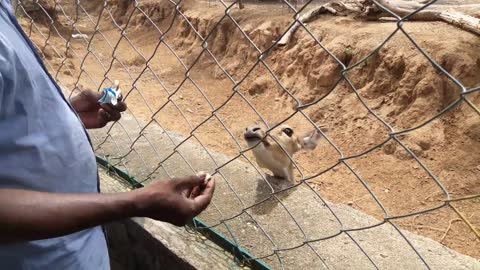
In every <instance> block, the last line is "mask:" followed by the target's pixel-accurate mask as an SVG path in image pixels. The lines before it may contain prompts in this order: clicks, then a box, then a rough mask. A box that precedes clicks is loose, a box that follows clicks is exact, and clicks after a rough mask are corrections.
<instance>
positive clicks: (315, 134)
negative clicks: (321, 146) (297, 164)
mask: <svg viewBox="0 0 480 270" xmlns="http://www.w3.org/2000/svg"><path fill="white" fill-rule="evenodd" d="M321 138H322V134H321V133H320V132H319V131H318V130H317V129H314V130H313V131H312V132H310V133H308V134H307V135H305V136H304V137H303V141H302V143H303V144H302V146H303V147H302V148H304V149H308V150H313V149H315V147H317V144H318V141H320V139H321Z"/></svg>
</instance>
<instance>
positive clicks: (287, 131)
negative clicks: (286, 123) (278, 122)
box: [282, 128, 293, 137]
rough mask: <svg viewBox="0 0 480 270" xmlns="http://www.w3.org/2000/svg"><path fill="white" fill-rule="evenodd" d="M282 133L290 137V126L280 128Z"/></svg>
mask: <svg viewBox="0 0 480 270" xmlns="http://www.w3.org/2000/svg"><path fill="white" fill-rule="evenodd" d="M282 131H283V133H285V134H286V135H287V136H288V137H292V135H293V130H292V129H291V128H284V129H282Z"/></svg>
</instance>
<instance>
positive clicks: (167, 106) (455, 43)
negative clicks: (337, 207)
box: [23, 1, 480, 258]
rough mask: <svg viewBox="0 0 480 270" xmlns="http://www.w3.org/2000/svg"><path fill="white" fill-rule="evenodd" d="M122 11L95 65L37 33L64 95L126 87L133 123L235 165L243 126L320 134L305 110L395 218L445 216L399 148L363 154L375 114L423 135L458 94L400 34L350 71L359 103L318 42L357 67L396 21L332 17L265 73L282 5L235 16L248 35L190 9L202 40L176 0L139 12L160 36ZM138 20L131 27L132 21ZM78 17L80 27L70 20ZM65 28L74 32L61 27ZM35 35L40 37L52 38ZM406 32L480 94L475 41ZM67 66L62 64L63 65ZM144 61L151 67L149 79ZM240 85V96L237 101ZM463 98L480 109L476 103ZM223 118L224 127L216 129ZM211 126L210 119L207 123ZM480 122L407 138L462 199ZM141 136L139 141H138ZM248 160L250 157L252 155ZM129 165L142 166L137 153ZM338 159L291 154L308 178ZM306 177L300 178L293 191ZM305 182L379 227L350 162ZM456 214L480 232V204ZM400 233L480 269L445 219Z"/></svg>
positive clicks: (422, 221) (427, 179)
mask: <svg viewBox="0 0 480 270" xmlns="http://www.w3.org/2000/svg"><path fill="white" fill-rule="evenodd" d="M112 2H113V5H114V8H113V9H109V11H111V13H107V12H105V11H104V18H105V19H104V20H101V21H100V24H99V29H100V32H97V33H96V34H95V38H94V39H93V41H92V43H91V44H90V48H91V52H90V53H88V52H87V42H86V41H83V40H79V39H75V40H72V42H71V49H69V50H68V51H66V46H65V44H66V41H65V40H62V39H61V38H59V37H58V36H57V35H56V34H52V36H51V37H50V38H49V39H48V40H49V44H52V45H53V46H52V45H47V46H44V45H45V37H48V35H47V33H48V29H47V28H46V27H44V26H43V25H42V24H40V23H38V24H35V26H37V27H38V28H39V29H36V27H33V28H32V37H33V40H34V41H35V43H36V44H37V45H38V46H39V48H40V50H41V51H42V53H43V55H44V57H45V59H46V60H47V62H48V63H49V65H50V67H51V68H52V69H53V70H55V71H56V70H59V72H58V74H57V72H54V75H55V74H57V78H58V79H59V81H60V82H62V84H63V85H65V86H66V87H67V88H69V89H73V88H75V87H74V86H75V83H76V81H77V78H80V79H79V81H80V84H81V85H80V84H77V86H78V87H77V88H92V89H101V88H102V87H106V86H109V84H110V82H109V81H108V80H105V78H109V79H112V80H113V79H119V80H120V81H121V84H122V85H123V91H124V93H126V101H127V103H128V104H129V111H130V113H131V114H133V115H135V116H136V117H138V118H139V119H142V120H144V121H147V122H148V121H150V120H152V121H151V125H157V124H160V125H161V126H162V128H164V129H166V130H169V131H174V132H176V133H178V134H181V135H183V136H187V135H188V134H189V133H190V132H192V130H194V128H195V127H197V126H198V125H200V126H199V127H198V128H196V129H195V131H194V134H195V138H196V139H198V140H199V141H200V142H201V143H202V144H203V145H204V146H205V147H207V148H209V149H212V150H214V151H216V152H219V153H223V154H225V155H227V156H230V157H234V156H236V155H237V154H238V153H239V151H241V150H242V149H245V148H246V144H245V143H244V142H243V139H242V132H243V130H244V128H245V127H246V126H248V125H250V124H251V123H253V122H255V121H259V120H260V117H259V115H261V117H262V118H263V119H264V120H266V121H267V122H268V124H270V125H273V124H277V123H279V122H280V121H282V120H284V119H286V118H287V117H290V116H291V115H292V114H293V116H292V117H291V118H290V119H289V120H288V121H287V122H286V123H288V124H290V125H291V126H293V127H294V128H295V131H296V132H305V131H308V130H311V129H312V128H313V126H312V124H311V123H310V121H308V120H307V118H306V117H305V116H303V115H302V114H301V113H298V112H297V113H295V112H296V110H295V108H296V107H297V105H299V104H309V103H311V102H315V103H314V104H313V105H312V106H310V107H308V108H307V109H305V110H303V112H304V114H305V115H307V116H308V117H309V118H310V119H311V120H312V121H313V122H314V123H315V124H317V125H322V126H324V128H323V129H322V130H323V131H324V132H325V134H326V135H327V136H328V138H329V139H330V140H331V142H333V143H334V144H335V145H336V146H337V147H338V149H340V150H341V153H342V154H343V155H344V156H345V157H349V156H356V155H360V156H358V157H356V158H352V159H349V160H348V161H347V164H348V165H349V166H350V167H352V168H353V169H354V170H355V172H356V173H357V176H360V177H361V178H362V179H363V180H364V184H366V185H367V186H368V187H369V189H370V190H371V191H372V192H373V193H374V194H375V195H376V196H377V198H378V199H379V201H381V203H382V205H383V207H384V208H385V209H387V211H388V213H389V214H390V215H391V216H398V215H407V214H411V213H415V212H418V211H422V210H427V209H432V208H435V207H436V206H440V205H442V204H443V200H445V199H446V195H445V194H444V193H443V192H442V189H441V188H440V187H439V185H437V184H436V182H435V181H434V179H433V178H432V177H431V176H430V175H429V174H428V173H427V172H426V171H425V170H424V169H423V168H422V166H421V165H420V164H419V163H418V162H417V161H415V160H414V159H413V158H412V156H411V155H410V154H409V153H408V152H407V151H406V150H405V149H404V148H402V146H401V145H400V144H399V143H396V142H393V141H390V142H388V143H387V144H385V145H383V146H382V147H379V148H375V149H374V150H373V151H370V152H368V153H365V152H366V151H367V150H369V149H371V148H372V147H374V146H376V145H379V144H381V143H382V142H384V141H385V140H387V139H388V138H389V135H388V134H389V133H390V130H389V128H387V127H386V126H385V124H382V122H380V121H379V120H378V119H377V118H376V117H375V116H374V115H373V114H372V112H373V113H375V114H376V115H378V117H380V118H381V119H383V120H384V121H385V123H386V124H388V125H389V126H390V127H392V128H393V129H394V130H395V131H401V130H404V129H410V128H414V127H418V126H419V125H422V124H423V123H425V122H426V121H429V120H430V119H431V118H432V117H434V116H435V115H436V114H437V113H438V112H440V111H441V110H442V109H444V108H445V107H447V106H448V105H449V104H451V103H452V102H453V101H454V100H456V99H457V98H458V97H459V93H460V91H461V88H459V87H458V85H456V84H455V83H453V82H452V81H451V80H449V79H448V78H447V76H445V75H444V74H442V73H441V72H438V71H436V70H435V69H434V68H433V67H432V66H431V64H430V63H429V62H428V61H427V59H426V58H425V57H424V56H423V55H422V54H421V53H420V52H419V50H418V49H417V48H416V47H415V46H414V44H412V43H411V42H410V41H409V40H408V39H407V38H406V36H405V34H403V33H402V32H398V33H397V34H396V35H395V36H394V37H393V38H392V39H390V40H389V41H388V42H387V43H386V44H385V45H384V46H383V47H382V49H380V50H379V51H378V52H377V53H374V54H373V55H371V56H370V57H369V58H368V59H367V60H365V61H363V62H362V63H360V64H359V65H357V66H356V67H355V68H353V69H352V70H350V71H349V72H348V73H347V76H348V78H349V80H350V81H351V84H352V85H353V86H354V87H355V89H356V90H357V91H356V93H358V96H357V95H356V93H355V92H354V91H353V90H352V87H351V86H350V85H349V84H347V83H346V82H345V81H343V82H341V83H340V84H339V85H337V86H336V87H334V85H335V83H336V81H337V80H338V79H339V78H340V70H341V69H340V66H339V65H338V64H337V63H336V62H335V61H334V59H333V58H332V57H331V56H330V55H329V54H328V53H327V52H326V51H325V50H324V49H323V48H322V47H320V46H319V45H318V44H317V43H316V42H315V41H314V39H313V37H315V38H317V39H318V40H320V41H321V43H322V45H323V46H324V47H325V48H326V49H328V50H329V51H330V52H332V53H333V54H334V55H335V56H336V57H337V58H338V59H339V60H340V61H342V62H343V63H345V64H346V65H350V66H352V65H354V64H355V63H357V62H359V61H360V60H362V59H363V58H364V57H366V56H368V55H369V54H370V53H371V52H372V51H373V50H374V48H376V47H377V46H378V45H379V44H380V43H381V42H382V41H383V40H385V39H386V38H387V36H388V35H389V34H391V33H392V32H393V31H394V30H395V29H396V24H395V23H394V22H389V21H381V22H365V21H359V20H356V19H353V18H347V17H331V16H325V17H322V18H320V19H318V20H316V21H314V22H311V23H309V24H308V29H309V30H310V33H308V32H307V31H306V30H303V29H300V30H299V31H298V32H297V33H296V34H295V37H294V38H293V40H292V42H291V44H289V45H287V46H286V47H283V48H277V49H275V50H272V51H270V52H269V53H268V54H267V55H266V56H265V57H264V58H262V61H263V62H260V63H257V59H258V57H259V55H260V52H263V51H264V50H266V49H267V48H269V47H270V46H271V44H272V42H273V41H274V40H276V39H277V38H278V37H279V36H281V34H282V33H283V32H284V31H285V30H286V29H287V28H288V25H289V24H290V23H291V18H292V16H293V13H291V12H289V11H288V9H287V8H286V7H285V6H282V5H264V6H259V5H253V4H250V5H247V8H246V9H245V10H242V11H238V10H236V9H234V10H232V11H231V12H230V15H231V17H232V18H234V19H235V23H237V24H238V25H239V26H240V27H241V29H243V32H242V31H239V30H238V27H237V26H236V24H235V23H234V22H233V21H232V20H231V19H230V18H228V17H223V16H224V15H225V12H224V11H225V8H224V7H223V6H222V5H221V4H219V3H217V4H211V5H209V4H208V2H195V3H193V2H188V3H187V4H186V5H185V6H184V7H183V8H182V11H183V14H184V16H185V17H186V18H188V22H189V23H190V24H191V25H193V26H194V27H195V28H196V29H197V32H194V31H193V30H192V27H191V26H190V24H189V23H187V21H186V20H185V19H184V17H182V16H177V17H176V19H175V21H174V22H173V24H172V27H170V22H171V19H172V14H173V8H172V6H171V5H170V4H169V2H168V1H161V2H156V1H140V3H141V4H140V7H141V8H142V10H143V11H144V12H145V13H147V14H148V15H149V17H150V18H151V19H152V21H154V22H155V24H156V25H157V26H158V28H156V27H154V26H153V25H152V23H151V22H150V21H149V20H146V19H145V17H144V15H143V13H142V12H140V11H139V10H138V9H136V10H135V9H132V7H129V6H128V5H126V4H125V5H123V4H121V3H123V2H119V3H117V2H116V1H112ZM212 3H213V2H212ZM88 5H92V6H89V7H86V10H87V11H88V12H89V14H90V15H92V20H89V19H88V17H87V16H85V15H82V14H83V13H81V16H80V17H79V19H78V20H77V22H76V25H77V27H78V28H79V29H81V30H82V32H84V33H85V34H87V35H89V36H91V35H92V34H93V33H94V26H95V23H96V17H95V16H94V15H95V14H96V13H97V12H98V11H99V9H98V8H95V7H94V6H93V4H88ZM73 11H74V10H73V9H70V10H69V9H66V12H67V13H68V14H74V13H71V12H73ZM132 11H133V13H131V12H132ZM110 15H111V17H110ZM130 15H131V18H132V19H130V20H128V18H129V17H130ZM71 18H72V19H75V17H74V15H72V16H71ZM112 18H115V20H116V23H118V25H119V26H124V24H125V23H126V22H127V21H128V22H129V24H128V25H127V26H128V27H127V31H126V37H127V38H122V39H120V36H121V35H120V31H119V29H118V28H117V27H116V26H115V24H114V23H112ZM222 18H223V19H222ZM60 19H63V22H65V18H60ZM61 21H62V20H61ZM217 22H219V23H218V25H217ZM23 25H24V27H25V28H26V29H30V26H31V25H30V23H29V21H28V20H24V21H23ZM57 28H58V29H59V32H60V33H61V34H62V35H63V36H65V37H68V36H69V35H70V31H69V30H68V28H66V27H65V28H64V27H61V26H60V25H58V26H57ZM38 30H40V32H43V33H44V36H43V37H42V35H40V34H39V31H38ZM404 30H405V32H406V33H408V35H409V36H411V37H412V38H413V39H414V40H415V41H416V43H417V44H418V45H419V46H420V47H421V48H423V49H424V50H425V52H427V53H428V54H430V55H431V57H432V58H433V60H435V61H436V62H437V63H438V64H439V65H441V66H442V67H443V68H444V69H445V70H446V71H448V72H449V73H450V74H452V75H453V76H454V77H455V78H456V79H458V81H459V82H460V83H461V84H463V85H464V86H465V87H467V88H472V87H476V86H479V85H480V56H479V54H478V52H479V51H480V39H479V37H478V36H475V35H473V34H470V33H467V32H464V31H461V30H459V29H457V28H455V27H452V26H449V25H447V24H445V23H442V22H408V23H405V24H404ZM160 31H163V32H165V31H166V32H167V33H166V35H165V36H164V40H165V41H166V43H161V44H160V45H159V46H157V45H158V44H159V43H158V41H159V39H160V37H161V36H162V34H161V33H160ZM210 32H211V34H210V35H208V36H207V34H208V33H210ZM198 35H201V36H202V37H205V38H206V40H207V42H208V45H207V48H208V49H209V50H208V52H207V51H203V52H202V44H201V41H200V39H199V37H198ZM312 35H313V37H312ZM247 37H248V38H247ZM248 39H250V40H252V41H253V42H254V43H255V44H256V47H255V46H253V45H252V44H251V43H250V42H249V41H248ZM106 40H108V42H107V41H106ZM166 44H168V46H167V45H166ZM53 48H56V50H57V51H58V52H59V55H57V53H56V52H55V50H54V49H53ZM114 48H116V49H115V53H114V54H112V52H113V49H114ZM172 50H173V51H174V53H173V52H172ZM154 52H155V53H154ZM201 52H202V53H201ZM210 53H211V55H210ZM65 55H66V56H67V57H66V58H65V57H64V56H65ZM86 55H87V56H86ZM112 55H113V57H112ZM152 55H153V57H152ZM212 55H213V56H214V57H212ZM85 56H86V57H85ZM63 59H66V62H65V65H63V66H62V65H61V63H62V60H63ZM82 60H84V61H83V64H82ZM147 60H148V67H149V68H147V69H145V66H146V63H147ZM216 62H218V64H220V66H221V67H222V68H220V66H219V65H218V64H216ZM191 66H192V67H191ZM267 66H268V68H267ZM59 67H61V68H60V69H59ZM190 67H191V68H190ZM187 69H188V71H189V72H188V76H186V72H187ZM222 69H223V70H225V71H227V72H228V74H229V75H230V76H231V79H232V80H233V81H232V80H231V79H229V78H228V76H227V75H225V73H224V72H223V71H222ZM279 82H281V84H280V83H279ZM235 85H237V87H235V90H236V91H237V93H235V94H234V95H232V94H233V93H234V92H233V91H232V89H234V86H235ZM332 87H334V88H333V91H331V92H330V90H331V89H332ZM200 89H201V90H200ZM285 89H287V90H288V93H287V92H286V91H285ZM323 97H324V98H323ZM359 97H361V98H362V101H363V102H364V104H365V105H366V106H368V108H369V109H370V110H371V111H369V110H367V109H366V108H365V106H364V104H363V103H362V102H360V99H359ZM467 98H468V99H469V100H470V101H471V102H472V103H473V104H475V105H476V106H477V107H479V106H480V97H479V95H478V93H472V94H470V95H468V96H467ZM247 101H248V102H247ZM253 108H255V110H254V109H253ZM213 111H215V115H216V117H217V118H209V117H210V116H211V115H212V112H213ZM206 119H209V120H207V121H206V122H204V121H205V120H206ZM479 119H480V118H479V115H478V114H477V113H476V112H475V111H474V110H473V109H472V108H470V107H468V106H466V104H465V103H462V105H460V106H459V107H457V108H455V109H454V110H451V111H449V112H447V113H446V114H443V115H442V116H441V117H438V118H436V119H435V120H433V121H432V122H430V123H429V124H428V125H424V126H421V127H420V128H418V129H415V130H414V131H412V132H409V133H406V134H405V135H401V136H400V139H401V141H402V142H403V143H404V144H405V145H406V146H408V147H409V149H411V150H412V151H413V153H414V154H415V155H416V156H417V157H418V159H419V160H420V161H421V162H422V163H423V164H424V165H425V166H426V167H427V168H428V169H429V171H430V172H431V174H432V175H434V176H435V178H436V179H438V181H439V182H441V183H442V185H443V186H444V187H445V188H446V189H447V190H448V192H449V195H450V196H451V197H452V198H462V197H465V196H471V195H476V194H479V193H480V121H479ZM225 128H227V129H228V131H229V132H227V131H226V129H225ZM135 136H136V135H135V134H133V138H132V139H134V138H135ZM133 148H135V146H134V145H133ZM111 154H112V155H119V153H111ZM246 156H247V157H249V158H252V156H251V153H250V152H247V153H246ZM126 158H127V159H129V158H130V159H135V158H137V157H136V156H135V155H134V154H131V153H130V154H129V155H128V156H127V157H126ZM339 158H340V154H339V152H337V151H336V150H335V148H334V147H332V145H330V144H329V142H328V141H327V140H322V142H321V143H320V145H319V147H318V148H317V149H316V150H315V151H313V152H302V153H299V154H298V155H296V156H295V159H296V162H297V163H298V166H299V168H300V169H301V171H302V174H303V176H304V177H306V178H307V177H312V176H315V175H317V174H319V173H320V172H323V171H324V170H326V169H328V168H330V167H331V166H333V165H335V164H337V162H338V160H339ZM251 160H252V161H253V160H254V159H253V158H252V159H251ZM265 172H266V173H268V172H267V171H265ZM302 174H301V173H300V172H299V171H298V172H296V177H297V179H300V178H301V177H302ZM309 182H310V183H311V184H312V185H313V186H314V187H315V188H316V190H317V191H318V192H319V194H321V195H322V196H324V197H325V198H326V199H328V200H330V201H332V202H335V203H340V204H347V205H350V206H351V207H353V208H355V209H357V210H359V211H362V212H365V213H368V214H370V215H373V216H375V217H376V218H379V219H381V218H383V217H384V216H385V213H384V211H382V209H381V207H380V206H379V204H378V203H376V201H375V200H374V199H373V197H372V195H371V194H370V193H369V192H368V190H367V189H366V188H365V186H364V185H363V184H362V183H361V182H360V181H359V180H358V179H357V178H356V177H355V175H353V174H352V172H351V171H349V169H348V168H347V166H345V165H344V164H339V165H337V166H335V167H334V168H333V169H330V170H328V171H327V172H325V173H322V174H321V175H319V176H316V177H314V178H312V179H310V180H309ZM452 205H454V206H455V207H456V208H457V209H458V210H459V211H460V212H461V213H463V215H464V216H465V217H466V218H467V219H468V220H469V221H470V222H471V224H473V226H474V227H476V228H477V230H478V227H480V207H479V206H480V198H476V199H470V200H463V201H458V202H454V203H452ZM397 223H398V224H399V225H401V227H402V228H404V229H408V230H410V231H412V232H415V233H417V234H421V235H424V236H427V237H429V238H431V239H433V240H435V241H439V242H440V243H442V244H444V245H446V246H447V247H449V248H452V249H454V250H457V251H459V252H461V253H463V254H466V255H470V256H473V257H476V258H480V240H479V239H478V238H476V236H475V235H474V234H473V232H472V231H471V230H470V228H469V227H468V226H467V225H466V224H465V223H464V222H463V221H461V220H459V219H458V215H457V214H456V213H455V212H454V211H453V210H452V209H451V208H449V207H443V208H441V209H438V210H433V211H429V213H428V214H423V215H417V216H413V217H408V218H401V219H398V220H397Z"/></svg>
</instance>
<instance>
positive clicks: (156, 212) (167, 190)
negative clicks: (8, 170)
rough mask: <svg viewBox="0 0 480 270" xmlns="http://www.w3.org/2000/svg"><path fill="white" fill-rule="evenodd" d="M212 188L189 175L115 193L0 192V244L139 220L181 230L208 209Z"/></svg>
mask: <svg viewBox="0 0 480 270" xmlns="http://www.w3.org/2000/svg"><path fill="white" fill-rule="evenodd" d="M214 183H215V182H214V180H213V179H212V180H210V181H208V182H207V180H205V176H190V177H186V178H182V179H173V180H168V181H158V182H154V183H152V184H150V185H148V186H147V187H145V188H141V189H137V190H134V191H130V192H124V193H116V194H57V193H45V192H36V191H28V190H18V189H0V244H6V243H14V242H19V241H31V240H39V239H44V238H52V237H58V236H62V235H66V234H70V233H73V232H76V231H80V230H83V229H86V228H89V227H94V226H97V225H101V224H104V223H107V222H110V221H115V220H119V219H123V218H128V217H135V216H140V217H150V218H154V219H157V220H161V221H165V222H169V223H172V224H175V225H177V226H181V225H184V224H185V223H186V222H187V221H188V220H189V219H191V218H193V217H194V216H196V215H198V214H199V213H200V212H201V211H203V210H204V209H205V208H206V207H207V206H208V204H209V203H210V200H211V199H212V195H213V191H214V188H215V184H214Z"/></svg>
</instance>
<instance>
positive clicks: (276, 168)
mask: <svg viewBox="0 0 480 270" xmlns="http://www.w3.org/2000/svg"><path fill="white" fill-rule="evenodd" d="M321 137H322V135H321V134H320V132H319V131H318V130H317V129H315V130H313V131H312V132H310V133H307V134H305V135H303V136H298V135H297V134H296V133H295V131H294V129H293V128H291V127H290V126H288V125H282V126H279V127H278V128H275V129H274V130H272V131H271V132H270V134H269V135H268V136H266V129H265V128H264V127H261V126H259V125H252V126H249V127H247V128H246V129H245V133H244V138H245V141H246V142H247V144H248V146H249V147H254V146H255V147H254V148H253V149H252V152H253V155H254V157H255V159H256V161H257V164H258V165H259V166H260V167H261V168H264V169H268V170H270V171H271V172H272V173H273V176H275V177H278V178H282V179H286V180H288V181H289V182H291V183H295V179H294V174H293V168H294V165H293V162H292V160H291V159H290V158H289V156H290V157H293V154H295V153H296V152H298V151H299V150H302V149H306V150H313V149H315V147H316V146H317V144H318V141H319V140H320V138H321ZM280 145H281V146H280ZM282 147H283V149H284V150H285V151H284V150H283V149H282ZM285 152H286V153H288V155H287V154H286V153H285Z"/></svg>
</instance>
